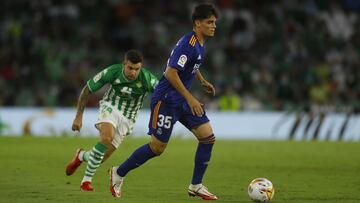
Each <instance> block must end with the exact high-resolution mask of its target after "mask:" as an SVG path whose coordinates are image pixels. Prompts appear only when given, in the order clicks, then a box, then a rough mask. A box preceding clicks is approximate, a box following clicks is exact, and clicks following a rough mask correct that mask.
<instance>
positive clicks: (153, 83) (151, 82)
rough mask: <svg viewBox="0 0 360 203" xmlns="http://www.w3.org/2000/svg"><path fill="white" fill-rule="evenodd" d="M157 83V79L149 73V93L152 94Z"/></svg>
mask: <svg viewBox="0 0 360 203" xmlns="http://www.w3.org/2000/svg"><path fill="white" fill-rule="evenodd" d="M158 83H159V80H158V78H157V77H156V76H155V75H153V74H152V73H150V72H149V80H148V87H149V88H148V90H149V92H154V90H155V87H156V85H157V84H158Z"/></svg>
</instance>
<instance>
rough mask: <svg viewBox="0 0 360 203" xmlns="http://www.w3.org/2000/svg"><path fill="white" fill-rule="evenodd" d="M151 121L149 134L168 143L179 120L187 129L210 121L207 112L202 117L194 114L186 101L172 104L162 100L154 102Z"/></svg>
mask: <svg viewBox="0 0 360 203" xmlns="http://www.w3.org/2000/svg"><path fill="white" fill-rule="evenodd" d="M150 107H151V116H150V121H149V132H148V134H149V135H154V136H155V137H156V138H157V139H159V140H160V141H162V142H164V143H167V142H168V141H169V139H170V136H171V132H172V129H173V126H174V125H175V123H176V122H177V121H179V122H180V123H182V124H183V125H184V126H185V127H186V128H187V129H189V130H190V131H191V129H192V128H193V127H195V126H198V125H200V124H203V123H207V122H209V119H208V117H207V116H206V113H205V112H204V115H202V116H201V117H198V116H196V115H193V114H192V113H191V109H190V107H189V105H188V104H187V103H186V102H183V103H182V104H180V105H176V106H172V105H169V104H166V103H165V102H162V101H157V102H152V103H151V105H150Z"/></svg>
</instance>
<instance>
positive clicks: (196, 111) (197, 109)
mask: <svg viewBox="0 0 360 203" xmlns="http://www.w3.org/2000/svg"><path fill="white" fill-rule="evenodd" d="M188 104H189V107H190V109H191V112H192V114H193V115H197V116H199V117H201V116H202V115H203V114H204V109H203V106H204V104H202V103H200V102H199V101H198V100H197V99H195V98H194V97H192V98H191V99H189V101H188Z"/></svg>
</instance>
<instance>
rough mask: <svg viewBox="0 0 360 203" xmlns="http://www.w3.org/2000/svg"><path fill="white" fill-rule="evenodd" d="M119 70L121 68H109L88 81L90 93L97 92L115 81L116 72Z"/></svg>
mask: <svg viewBox="0 0 360 203" xmlns="http://www.w3.org/2000/svg"><path fill="white" fill-rule="evenodd" d="M117 69H119V67H117V66H114V65H112V66H109V67H107V68H105V69H104V70H102V71H101V72H99V73H98V74H96V75H95V76H94V77H93V78H91V79H90V80H88V81H87V86H88V87H89V90H90V92H96V91H97V90H99V89H100V88H102V87H103V86H104V85H105V84H107V83H112V81H113V80H114V79H115V75H116V72H117V71H119V70H117Z"/></svg>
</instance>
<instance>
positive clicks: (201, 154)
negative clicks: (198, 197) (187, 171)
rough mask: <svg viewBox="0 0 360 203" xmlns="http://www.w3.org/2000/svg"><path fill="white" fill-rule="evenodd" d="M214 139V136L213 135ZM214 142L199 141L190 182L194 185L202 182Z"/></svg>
mask: <svg viewBox="0 0 360 203" xmlns="http://www.w3.org/2000/svg"><path fill="white" fill-rule="evenodd" d="M212 137H213V136H212ZM213 139H215V137H213ZM213 146H214V142H210V143H209V142H208V143H201V142H200V143H199V144H198V147H197V150H196V155H195V167H194V173H193V177H192V181H191V184H193V185H196V184H200V183H202V179H203V177H204V174H205V171H206V168H207V166H208V163H209V161H210V157H211V151H212V148H213Z"/></svg>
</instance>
